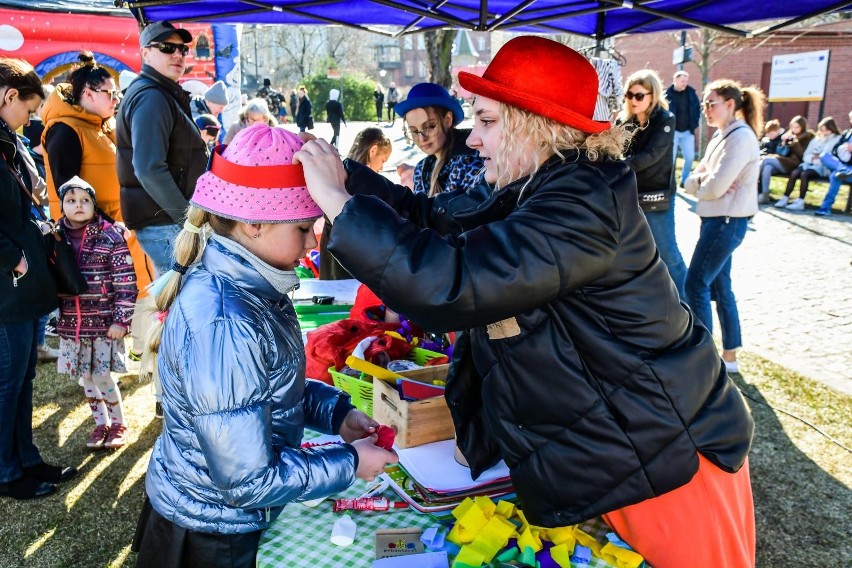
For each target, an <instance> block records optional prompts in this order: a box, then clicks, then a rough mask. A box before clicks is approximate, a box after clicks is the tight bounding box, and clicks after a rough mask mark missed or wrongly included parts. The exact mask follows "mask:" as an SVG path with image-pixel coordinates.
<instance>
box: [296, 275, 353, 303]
mask: <svg viewBox="0 0 852 568" xmlns="http://www.w3.org/2000/svg"><path fill="white" fill-rule="evenodd" d="M360 285H361V283H360V282H358V281H357V280H354V279H350V280H320V279H318V278H302V279H301V280H299V289H298V290H296V291H295V292H293V299H294V300H310V299H311V298H313V297H314V296H334V303H335V304H352V303H354V302H355V294H356V293H357V292H358V287H359V286H360Z"/></svg>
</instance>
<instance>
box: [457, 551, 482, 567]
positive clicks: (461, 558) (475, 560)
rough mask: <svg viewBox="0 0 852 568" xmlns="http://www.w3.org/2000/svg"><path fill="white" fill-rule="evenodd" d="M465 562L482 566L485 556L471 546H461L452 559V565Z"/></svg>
mask: <svg viewBox="0 0 852 568" xmlns="http://www.w3.org/2000/svg"><path fill="white" fill-rule="evenodd" d="M457 562H458V563H460V564H467V565H469V566H482V564H483V563H484V562H485V556H483V554H482V553H481V552H479V551H478V550H476V549H475V548H471V547H470V546H462V547H461V550H460V551H459V554H458V556H456V559H455V560H454V561H453V566H455V565H456V563H457Z"/></svg>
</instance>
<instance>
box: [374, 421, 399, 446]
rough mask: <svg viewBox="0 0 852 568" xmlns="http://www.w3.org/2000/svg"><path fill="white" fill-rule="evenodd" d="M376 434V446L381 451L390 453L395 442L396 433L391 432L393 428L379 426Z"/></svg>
mask: <svg viewBox="0 0 852 568" xmlns="http://www.w3.org/2000/svg"><path fill="white" fill-rule="evenodd" d="M376 434H378V438H376V446H378V447H380V448H381V449H383V450H387V451H391V450H392V449H393V442H394V440H396V432H394V431H393V428H391V427H390V426H385V425H382V426H379V428H378V430H376Z"/></svg>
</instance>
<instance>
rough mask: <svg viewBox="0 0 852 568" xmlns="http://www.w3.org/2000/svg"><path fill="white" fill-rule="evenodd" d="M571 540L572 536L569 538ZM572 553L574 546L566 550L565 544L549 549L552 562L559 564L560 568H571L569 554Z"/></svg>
mask: <svg viewBox="0 0 852 568" xmlns="http://www.w3.org/2000/svg"><path fill="white" fill-rule="evenodd" d="M571 538H572V540H573V538H574V537H573V536H572V537H571ZM573 551H574V546H573V545H571V547H570V548H568V545H567V544H557V545H556V546H554V547H553V548H551V549H550V557H551V558H552V559H553V561H554V562H556V563H557V564H559V567H560V568H571V552H573Z"/></svg>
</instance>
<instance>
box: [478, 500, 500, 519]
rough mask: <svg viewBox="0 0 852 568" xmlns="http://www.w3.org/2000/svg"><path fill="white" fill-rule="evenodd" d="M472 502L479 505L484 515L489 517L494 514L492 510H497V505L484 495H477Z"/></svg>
mask: <svg viewBox="0 0 852 568" xmlns="http://www.w3.org/2000/svg"><path fill="white" fill-rule="evenodd" d="M473 502H474V503H476V506H477V507H479V509H480V510H481V511H482V512H483V513H485V516H486V517H491V516H492V515H493V514H494V511H496V510H497V505H495V504H494V501H492V500H491V498H490V497H486V496H485V495H479V496H477V497H476V498H475V499H474V500H473Z"/></svg>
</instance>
